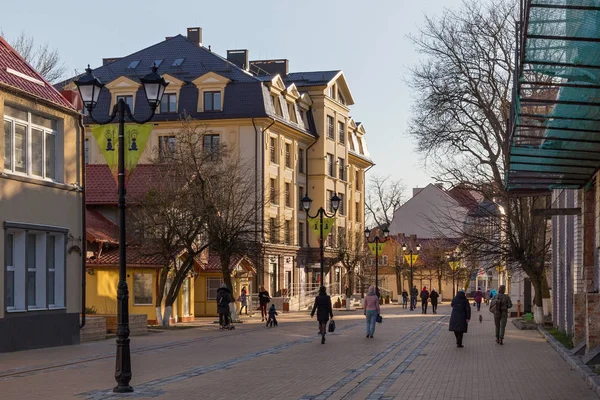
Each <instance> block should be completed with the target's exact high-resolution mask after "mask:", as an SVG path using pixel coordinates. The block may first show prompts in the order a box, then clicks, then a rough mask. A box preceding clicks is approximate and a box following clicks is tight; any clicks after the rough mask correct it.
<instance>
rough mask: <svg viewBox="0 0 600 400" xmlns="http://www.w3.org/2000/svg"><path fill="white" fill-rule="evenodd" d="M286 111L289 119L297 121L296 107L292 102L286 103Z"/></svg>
mask: <svg viewBox="0 0 600 400" xmlns="http://www.w3.org/2000/svg"><path fill="white" fill-rule="evenodd" d="M288 113H289V114H290V121H292V122H296V123H297V122H298V118H297V117H296V107H295V106H294V104H292V103H288Z"/></svg>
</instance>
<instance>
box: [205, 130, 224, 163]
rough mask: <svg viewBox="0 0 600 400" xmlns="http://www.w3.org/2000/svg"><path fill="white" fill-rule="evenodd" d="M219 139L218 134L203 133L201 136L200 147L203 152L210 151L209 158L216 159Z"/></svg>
mask: <svg viewBox="0 0 600 400" xmlns="http://www.w3.org/2000/svg"><path fill="white" fill-rule="evenodd" d="M220 143H221V139H220V138H219V135H204V136H203V137H202V148H203V149H204V152H205V153H210V154H211V157H210V159H211V160H213V161H214V160H216V159H217V158H218V156H219V150H220Z"/></svg>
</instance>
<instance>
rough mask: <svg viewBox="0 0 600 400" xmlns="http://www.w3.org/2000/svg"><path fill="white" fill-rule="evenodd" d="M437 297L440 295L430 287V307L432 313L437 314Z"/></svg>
mask: <svg viewBox="0 0 600 400" xmlns="http://www.w3.org/2000/svg"><path fill="white" fill-rule="evenodd" d="M438 297H440V295H439V294H438V292H436V291H435V288H433V289H431V293H430V294H429V298H430V299H431V309H432V310H433V313H434V314H437V305H438Z"/></svg>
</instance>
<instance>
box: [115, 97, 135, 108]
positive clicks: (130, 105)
mask: <svg viewBox="0 0 600 400" xmlns="http://www.w3.org/2000/svg"><path fill="white" fill-rule="evenodd" d="M121 99H123V101H124V102H125V103H126V104H127V105H128V106H129V109H130V110H131V112H133V96H132V95H124V96H117V103H118V102H119V100H121Z"/></svg>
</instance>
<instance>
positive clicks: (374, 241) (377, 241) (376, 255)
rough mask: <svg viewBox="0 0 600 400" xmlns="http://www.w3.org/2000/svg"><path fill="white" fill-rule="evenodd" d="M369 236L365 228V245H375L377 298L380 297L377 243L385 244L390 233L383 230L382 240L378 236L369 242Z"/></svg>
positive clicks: (367, 229) (369, 232) (385, 229)
mask: <svg viewBox="0 0 600 400" xmlns="http://www.w3.org/2000/svg"><path fill="white" fill-rule="evenodd" d="M370 236H371V230H370V229H369V228H365V240H366V241H367V243H375V293H377V297H381V294H380V293H379V243H385V242H387V241H388V237H389V236H390V231H389V230H388V228H387V227H385V228H383V240H381V239H379V235H376V236H375V239H373V241H370V240H369V237H370Z"/></svg>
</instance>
